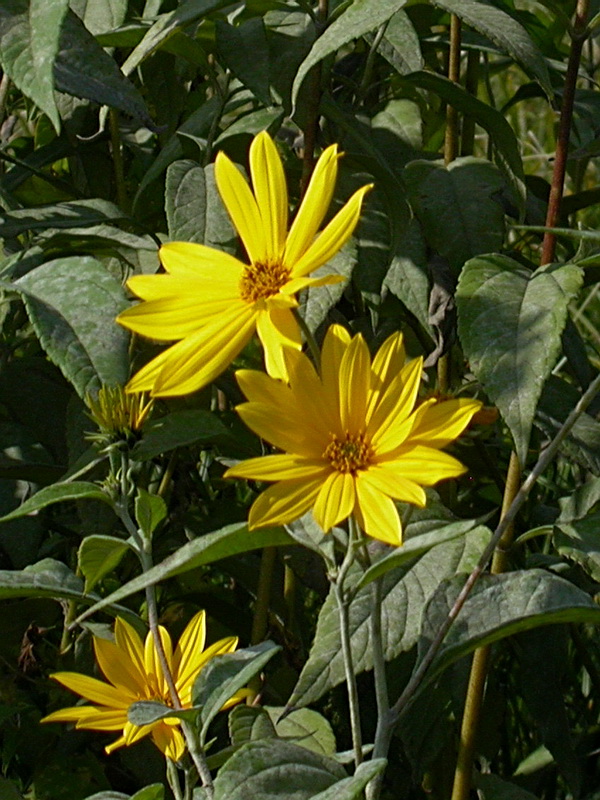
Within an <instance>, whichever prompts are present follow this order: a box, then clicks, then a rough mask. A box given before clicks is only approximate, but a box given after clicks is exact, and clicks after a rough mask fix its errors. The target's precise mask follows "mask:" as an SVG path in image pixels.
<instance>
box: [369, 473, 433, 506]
mask: <svg viewBox="0 0 600 800" xmlns="http://www.w3.org/2000/svg"><path fill="white" fill-rule="evenodd" d="M397 463H398V462H394V463H389V462H388V463H383V464H374V465H373V466H371V467H369V469H368V470H366V471H365V472H364V473H363V472H361V473H360V474H361V480H363V481H366V482H367V483H368V484H370V485H371V486H373V487H374V488H375V489H379V491H380V492H383V493H384V494H387V495H389V496H390V497H393V498H394V499H395V500H403V501H404V502H405V503H413V504H414V505H416V506H419V508H424V507H425V504H426V502H427V497H426V495H425V492H424V491H423V489H422V488H421V486H419V485H418V483H416V482H415V480H410V479H409V478H407V477H406V476H405V475H404V474H402V473H401V472H400V471H399V470H398V469H397V468H396V465H397ZM419 483H421V480H420V479H419Z"/></svg>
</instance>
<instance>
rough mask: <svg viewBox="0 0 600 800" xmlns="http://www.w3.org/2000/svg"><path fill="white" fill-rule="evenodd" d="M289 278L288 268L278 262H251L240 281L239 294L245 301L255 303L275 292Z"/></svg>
mask: <svg viewBox="0 0 600 800" xmlns="http://www.w3.org/2000/svg"><path fill="white" fill-rule="evenodd" d="M289 279H290V270H289V269H288V268H287V267H284V266H283V265H282V264H280V263H279V262H275V263H272V264H261V263H258V264H251V265H250V266H249V267H246V269H245V270H244V274H243V275H242V279H241V281H240V294H241V296H242V300H245V301H246V302H247V303H255V302H256V301H257V300H263V299H265V298H267V297H272V296H273V295H274V294H277V292H279V290H280V289H281V287H282V286H285V284H286V283H287V282H288V281H289Z"/></svg>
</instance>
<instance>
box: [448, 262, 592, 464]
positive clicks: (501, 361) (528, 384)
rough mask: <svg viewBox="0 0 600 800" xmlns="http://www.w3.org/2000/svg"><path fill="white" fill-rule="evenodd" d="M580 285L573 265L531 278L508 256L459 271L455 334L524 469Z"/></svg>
mask: <svg viewBox="0 0 600 800" xmlns="http://www.w3.org/2000/svg"><path fill="white" fill-rule="evenodd" d="M582 279H583V275H582V271H581V270H580V269H579V268H578V267H576V266H573V265H567V266H564V267H560V268H541V269H538V270H537V271H536V272H534V273H531V272H529V271H528V270H527V269H525V268H524V267H523V266H521V264H519V263H518V262H516V261H514V260H513V259H511V258H508V257H507V256H502V255H494V254H492V255H488V256H481V257H478V258H473V259H472V260H471V261H469V262H467V264H465V267H464V269H463V271H462V273H461V276H460V280H459V283H458V288H457V292H456V302H457V306H458V315H459V317H458V330H459V335H460V339H461V343H462V346H463V349H464V352H465V356H466V358H467V359H468V361H469V363H470V365H471V368H472V370H473V372H474V373H475V375H476V376H477V378H478V379H479V380H480V381H481V383H482V385H483V387H484V388H485V390H486V392H487V393H488V394H489V396H490V398H491V400H492V402H494V403H495V404H496V405H497V406H498V408H499V409H500V412H501V414H502V416H503V418H504V420H505V422H506V424H507V425H508V427H509V428H510V431H511V433H512V435H513V439H514V442H515V449H516V452H517V455H518V456H519V459H520V461H521V463H522V464H523V463H525V458H526V454H527V447H528V444H529V436H530V433H531V425H532V422H533V416H534V414H535V409H536V406H537V403H538V400H539V397H540V394H541V392H542V387H543V385H544V382H545V380H546V378H547V377H548V375H549V374H550V371H551V369H552V367H553V366H554V364H555V363H556V359H557V357H558V354H559V352H560V337H561V333H562V331H563V328H564V326H565V322H566V319H567V305H568V303H569V301H570V300H571V299H572V298H573V297H574V296H575V294H576V293H577V291H578V290H579V288H580V286H581V282H582Z"/></svg>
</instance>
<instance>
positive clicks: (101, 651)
mask: <svg viewBox="0 0 600 800" xmlns="http://www.w3.org/2000/svg"><path fill="white" fill-rule="evenodd" d="M159 630H160V636H161V639H162V643H163V647H164V650H165V654H166V656H167V662H168V664H169V666H170V669H171V674H172V676H173V680H174V683H175V687H176V689H177V694H178V695H179V701H180V703H181V706H182V707H183V708H190V707H191V704H192V687H193V685H194V681H195V680H196V678H197V677H198V674H199V673H200V670H201V669H202V668H203V667H204V666H205V665H206V664H207V663H208V662H209V661H210V659H211V658H213V657H214V656H217V655H221V654H222V653H232V652H233V651H234V650H235V649H236V647H237V643H238V640H237V637H235V636H231V637H229V638H227V639H221V640H220V641H218V642H215V644H213V645H211V646H210V647H209V648H207V649H206V650H204V642H205V638H206V621H205V614H204V611H200V612H199V613H198V614H196V615H195V616H194V617H192V619H191V620H190V622H189V623H188V625H187V627H186V629H185V630H184V632H183V633H182V635H181V638H180V639H179V642H178V643H177V647H176V648H175V651H174V652H173V645H172V644H171V637H170V636H169V634H168V633H167V631H166V630H165V629H164V628H163V627H162V626H159ZM115 640H116V643H115V644H113V642H109V641H108V640H106V639H99V638H97V637H94V651H95V654H96V661H97V662H98V666H99V667H100V669H101V670H102V672H103V673H104V676H105V678H106V679H107V681H108V683H105V682H104V681H100V680H98V679H97V678H91V677H89V676H88V675H81V674H79V673H78V672H55V673H54V674H53V675H51V676H50V677H51V678H54V680H56V681H58V682H59V683H61V684H62V685H63V686H66V687H67V689H70V690H71V691H73V692H77V694H80V695H81V696H82V697H84V698H85V699H86V700H90V701H91V702H92V703H95V704H96V705H93V706H74V707H73V708H62V709H60V710H59V711H54V712H53V713H52V714H48V716H47V717H44V719H42V722H75V723H76V725H75V727H76V728H86V729H88V730H94V731H121V736H119V738H118V739H116V740H115V741H114V742H113V743H112V744H109V745H108V746H107V747H106V748H105V750H106V752H107V753H112V751H113V750H116V749H117V748H118V747H123V746H124V745H130V744H133V743H134V742H137V741H138V740H139V739H142V738H143V737H144V736H147V735H148V734H150V735H151V736H152V741H153V742H154V744H155V745H156V746H157V747H158V748H159V750H161V751H162V752H163V753H164V754H165V756H167V757H168V758H170V759H171V760H172V761H179V760H180V759H181V757H182V756H183V754H184V752H185V742H184V738H183V735H182V733H181V731H180V730H179V725H180V720H179V719H178V718H176V717H173V718H167V719H163V720H159V721H158V722H153V723H152V724H150V725H140V726H138V725H133V724H132V723H131V722H129V720H128V719H127V709H128V708H129V706H130V705H131V704H132V703H135V702H137V701H138V700H157V701H158V702H161V703H164V704H165V705H169V706H171V705H172V702H171V697H170V695H169V689H168V686H167V683H166V680H165V677H164V673H163V670H162V667H161V664H160V661H159V658H158V653H157V651H156V647H155V645H154V639H153V636H152V633H148V635H147V636H146V641H145V643H142V640H141V639H140V637H139V636H138V634H137V632H136V631H135V629H134V628H132V627H131V625H129V624H128V623H127V622H125V620H124V619H121V618H120V617H117V620H116V623H115ZM247 695H248V691H247V690H241V691H240V692H238V693H236V694H235V695H233V697H232V698H231V699H230V700H228V701H227V703H226V704H225V705H224V706H223V708H229V707H230V706H232V705H234V704H235V703H237V702H239V701H240V700H241V699H243V698H244V697H246V696H247Z"/></svg>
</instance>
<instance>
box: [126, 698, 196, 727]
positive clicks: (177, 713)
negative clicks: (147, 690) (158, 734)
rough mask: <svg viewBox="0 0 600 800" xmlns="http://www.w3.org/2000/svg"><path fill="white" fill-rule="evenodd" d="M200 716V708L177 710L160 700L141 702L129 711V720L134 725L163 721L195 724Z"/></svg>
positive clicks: (133, 705)
mask: <svg viewBox="0 0 600 800" xmlns="http://www.w3.org/2000/svg"><path fill="white" fill-rule="evenodd" d="M197 716H198V708H184V709H178V710H175V709H174V708H172V707H171V706H167V705H165V704H164V703H160V702H159V701H158V700H139V701H138V702H136V703H132V704H131V705H130V706H129V708H128V709H127V719H128V720H129V722H131V723H132V725H138V726H142V725H152V723H154V722H159V721H160V720H161V719H184V720H188V721H189V722H194V721H195V719H196V717H197Z"/></svg>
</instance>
